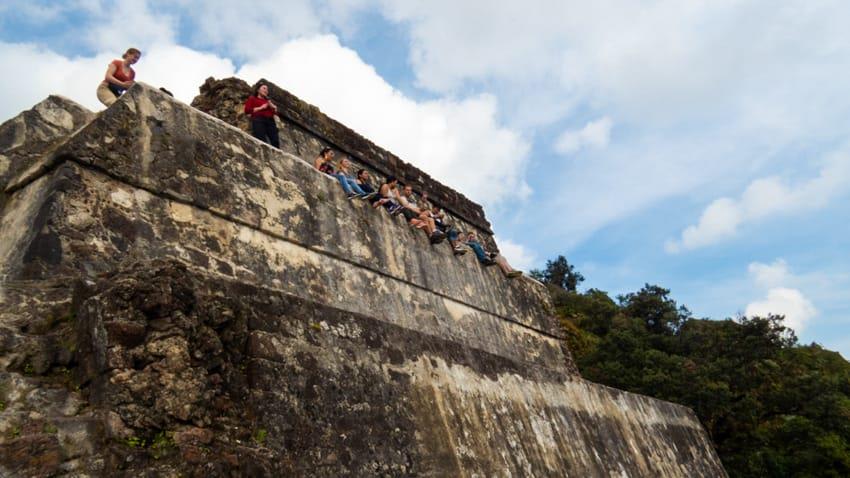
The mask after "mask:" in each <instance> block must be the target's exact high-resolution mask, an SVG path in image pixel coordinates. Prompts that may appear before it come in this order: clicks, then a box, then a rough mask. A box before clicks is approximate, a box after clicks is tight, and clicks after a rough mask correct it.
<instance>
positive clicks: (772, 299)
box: [744, 287, 817, 333]
mask: <svg viewBox="0 0 850 478" xmlns="http://www.w3.org/2000/svg"><path fill="white" fill-rule="evenodd" d="M744 314H745V315H747V316H749V317H755V316H759V317H767V316H768V315H770V314H776V315H784V316H785V326H787V327H790V328H792V329H794V331H795V332H797V333H799V332H802V331H803V329H805V327H806V325H807V323H808V322H809V321H810V320H811V319H812V318H813V317H815V315H817V309H815V306H814V305H812V303H811V302H810V301H809V300H808V299H807V298H806V297H805V296H803V294H802V293H801V292H800V291H799V290H797V289H787V288H784V287H777V288H773V289H770V290H769V291H768V292H767V297H766V298H764V299H762V300H757V301H755V302H751V303H750V304H749V305H747V309H746V310H745V311H744Z"/></svg>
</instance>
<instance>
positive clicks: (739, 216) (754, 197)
mask: <svg viewBox="0 0 850 478" xmlns="http://www.w3.org/2000/svg"><path fill="white" fill-rule="evenodd" d="M824 163H825V165H824V166H823V168H822V169H821V171H820V174H818V176H817V177H814V178H811V179H808V180H806V181H803V182H799V183H797V184H794V185H789V184H787V183H786V182H784V181H783V180H782V179H780V178H778V177H775V176H774V177H769V178H762V179H757V180H755V181H753V182H752V183H750V185H749V186H747V188H746V189H745V190H744V192H743V193H742V194H741V197H740V198H738V199H731V198H720V199H716V200H714V201H713V202H712V203H711V204H709V205H708V207H706V208H705V210H704V211H703V213H702V215H701V216H700V219H699V221H698V222H697V224H695V225H691V226H688V227H687V228H685V230H684V231H682V235H681V237H680V238H679V239H677V240H676V239H673V240H668V241H667V243H666V244H665V249H666V250H667V252H670V253H677V252H680V251H683V250H691V249H697V248H700V247H705V246H708V245H712V244H715V243H717V242H720V241H722V240H724V239H727V238H729V237H732V236H734V235H735V234H736V233H737V232H738V228H739V227H740V226H741V225H743V224H745V223H747V222H755V221H759V220H763V219H766V218H769V217H773V216H779V215H789V214H797V213H800V212H804V211H810V210H814V209H819V208H821V207H823V206H825V205H827V204H828V203H829V202H830V201H831V200H832V199H834V198H835V197H836V196H838V195H839V194H841V193H844V192H846V190H847V180H848V179H850V155H848V153H847V152H845V151H838V152H836V153H833V154H831V155H829V156H828V157H827V158H826V159H825V161H824Z"/></svg>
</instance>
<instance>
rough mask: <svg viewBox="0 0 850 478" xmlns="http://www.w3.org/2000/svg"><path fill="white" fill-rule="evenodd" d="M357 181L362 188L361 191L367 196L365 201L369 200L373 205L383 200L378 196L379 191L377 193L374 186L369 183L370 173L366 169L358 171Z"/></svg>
mask: <svg viewBox="0 0 850 478" xmlns="http://www.w3.org/2000/svg"><path fill="white" fill-rule="evenodd" d="M355 180H356V181H357V185H358V186H360V189H362V190H363V192H364V193H366V196H364V198H363V199H368V200H369V202H370V203H372V204H375V202H376V201H380V200H381V197H380V196H379V195H378V191H375V188H373V187H372V184H371V183H369V171H366V170H365V169H359V170H357V177H356V178H355Z"/></svg>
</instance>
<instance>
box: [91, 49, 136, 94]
mask: <svg viewBox="0 0 850 478" xmlns="http://www.w3.org/2000/svg"><path fill="white" fill-rule="evenodd" d="M141 57H142V52H141V51H139V50H138V49H136V48H128V49H127V51H125V52H124V55H123V56H122V57H121V59H120V60H112V62H110V63H109V66H107V67H106V75H104V78H103V81H101V82H100V84H99V85H98V86H97V99H98V100H99V101H100V102H101V103H103V104H104V105H106V106H110V105H112V103H115V102H116V101H118V98H119V97H120V96H121V95H122V94H124V91H126V90H127V88H130V87H131V86H133V84H134V83H135V80H136V71H135V70H133V65H135V64H136V62H137V61H139V58H141Z"/></svg>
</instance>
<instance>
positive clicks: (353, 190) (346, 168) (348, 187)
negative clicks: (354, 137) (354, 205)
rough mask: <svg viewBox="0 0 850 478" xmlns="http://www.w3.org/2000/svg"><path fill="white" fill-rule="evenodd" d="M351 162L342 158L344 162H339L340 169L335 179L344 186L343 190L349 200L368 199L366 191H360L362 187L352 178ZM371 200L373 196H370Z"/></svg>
mask: <svg viewBox="0 0 850 478" xmlns="http://www.w3.org/2000/svg"><path fill="white" fill-rule="evenodd" d="M350 169H351V160H349V159H348V158H342V161H340V162H339V167H338V168H337V170H336V174H334V177H335V178H336V179H337V180H338V181H339V184H341V185H342V190H343V191H345V195H346V196H348V199H352V198H356V197H359V198H364V199H365V198H366V196H367V195H368V194H367V193H366V192H365V191H363V190H362V189H360V185H359V184H357V181H355V180H354V178H353V177H352V176H351V172H350ZM369 197H370V198H371V197H372V196H369Z"/></svg>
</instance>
